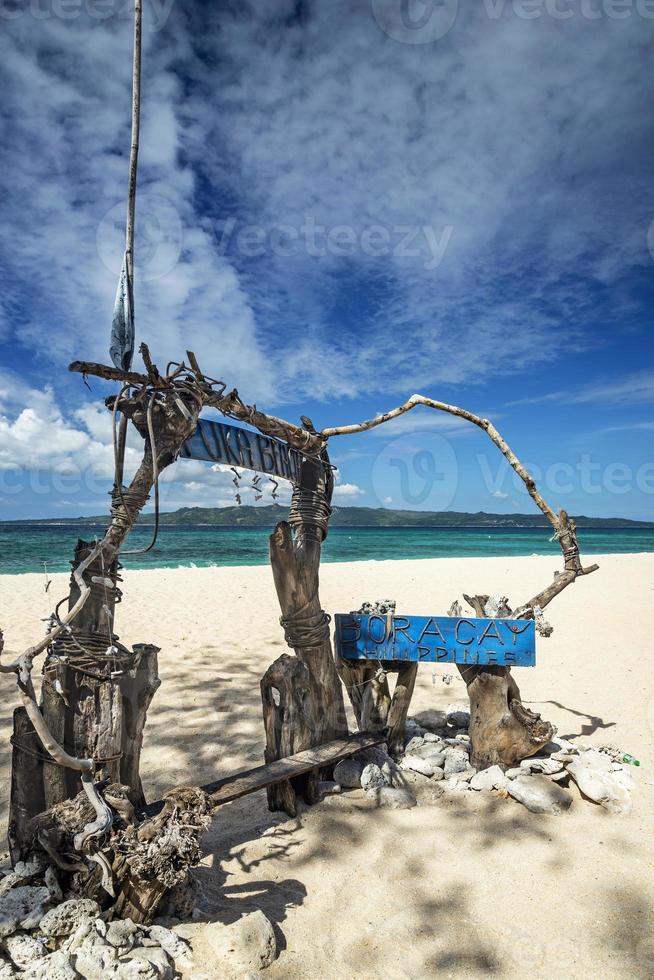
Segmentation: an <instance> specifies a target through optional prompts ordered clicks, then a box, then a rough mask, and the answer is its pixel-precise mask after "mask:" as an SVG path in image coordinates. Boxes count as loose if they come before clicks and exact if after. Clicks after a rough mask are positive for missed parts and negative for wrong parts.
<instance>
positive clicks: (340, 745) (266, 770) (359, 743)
mask: <svg viewBox="0 0 654 980" xmlns="http://www.w3.org/2000/svg"><path fill="white" fill-rule="evenodd" d="M386 737H387V736H386V735H385V733H384V732H357V733H356V734H354V735H348V736H347V738H339V739H336V740H335V741H334V742H326V743H325V744H324V745H317V746H316V747H315V748H313V749H306V750H305V751H304V752H297V753H296V754H295V755H289V756H286V758H284V759H277V760H276V761H275V762H269V763H267V764H266V765H264V766H256V767H255V768H254V769H246V770H244V771H243V772H235V773H233V774H232V775H231V776H225V777H224V779H217V780H215V782H213V783H206V784H205V785H204V786H202V787H201V789H203V790H204V792H205V793H208V794H209V795H210V797H211V801H212V803H213V805H214V806H216V807H218V806H221V805H222V804H223V803H231V802H232V801H233V800H238V799H240V797H241V796H247V795H248V793H256V792H257V791H258V790H260V789H265V788H266V786H273V785H274V784H275V783H281V782H282V781H283V780H285V779H292V778H293V777H294V776H301V775H302V774H303V773H305V772H310V771H311V770H312V769H317V768H318V767H320V766H327V765H331V764H332V763H334V762H338V761H339V760H340V759H347V758H348V756H351V755H356V753H357V752H362V751H363V749H370V748H372V747H373V746H375V745H381V743H382V742H385V741H386ZM162 807H163V800H157V802H156V803H150V804H148V805H147V806H146V807H144V809H143V815H144V816H147V817H153V816H155V815H156V814H157V813H159V812H160V810H161V809H162Z"/></svg>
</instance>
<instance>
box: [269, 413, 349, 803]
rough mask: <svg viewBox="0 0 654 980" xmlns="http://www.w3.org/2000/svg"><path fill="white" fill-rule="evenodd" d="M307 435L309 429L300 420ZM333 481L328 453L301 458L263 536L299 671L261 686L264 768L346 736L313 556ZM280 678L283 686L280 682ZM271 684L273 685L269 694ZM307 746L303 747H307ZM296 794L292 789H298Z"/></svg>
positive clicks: (277, 669)
mask: <svg viewBox="0 0 654 980" xmlns="http://www.w3.org/2000/svg"><path fill="white" fill-rule="evenodd" d="M303 421H304V423H305V425H306V427H307V429H308V431H310V432H312V431H313V427H312V426H311V424H310V422H309V421H308V420H303ZM332 490H333V477H332V471H331V466H330V464H329V459H328V457H327V453H326V452H325V451H323V453H322V454H321V455H320V456H304V457H303V459H302V463H301V466H300V478H299V481H298V483H297V485H296V486H295V487H294V489H293V497H292V502H291V511H290V515H289V520H288V522H286V521H282V522H281V523H279V524H278V525H277V527H276V528H275V530H274V531H273V533H272V535H271V536H270V562H271V566H272V572H273V579H274V583H275V588H276V591H277V597H278V599H279V604H280V607H281V610H282V616H281V624H282V626H283V627H284V635H285V638H286V642H287V643H288V645H289V647H291V649H292V650H294V651H295V654H296V656H297V658H298V660H300V661H301V662H302V664H303V665H304V667H305V668H306V671H300V670H297V669H294V670H291V669H290V665H289V664H288V662H286V663H282V661H283V660H284V658H280V660H278V661H276V662H275V664H273V665H272V667H271V668H270V669H269V671H268V673H267V674H266V676H265V678H264V682H263V683H262V696H263V703H264V718H265V721H266V761H273V759H275V758H280V757H281V755H283V754H285V751H288V745H289V744H293V745H294V750H295V751H300V750H302V749H306V748H310V747H311V746H315V745H322V744H323V743H324V742H330V741H332V740H333V739H336V738H339V737H341V736H343V735H345V734H347V720H346V717H345V706H344V703H343V692H342V689H341V684H340V680H339V677H338V673H337V670H336V665H335V663H334V656H333V653H332V643H331V634H330V629H329V616H327V614H326V613H325V612H324V610H323V608H322V606H321V603H320V595H319V584H320V583H319V573H320V551H321V545H322V542H323V540H324V538H325V537H326V535H327V525H328V521H329V516H330V514H331V506H330V502H331V494H332ZM282 677H283V679H284V680H283V683H281V680H279V679H280V678H282ZM275 679H278V680H279V686H276V684H275ZM273 688H274V689H275V690H277V691H278V692H279V694H280V695H282V696H283V697H284V700H285V704H286V705H287V706H288V705H289V704H294V705H295V706H296V710H295V711H294V713H293V719H294V722H293V725H290V724H289V721H288V716H287V719H286V721H285V722H282V714H283V710H282V711H281V712H280V711H276V710H275V709H276V708H277V707H279V706H277V705H274V704H273V703H271V699H270V698H271V696H270V691H271V689H273ZM280 726H281V727H280ZM306 743H308V744H306ZM318 779H319V774H318V773H317V772H316V773H314V774H313V776H312V777H310V778H308V779H307V780H306V781H305V782H304V783H303V786H302V792H303V795H304V796H305V799H307V802H314V800H315V799H316V798H317V781H318ZM298 788H299V787H298ZM269 805H270V806H271V808H275V809H277V808H282V809H285V810H287V812H291V811H293V810H294V797H293V795H292V792H291V791H290V790H289V789H288V787H286V788H285V789H284V790H275V791H274V793H271V794H269Z"/></svg>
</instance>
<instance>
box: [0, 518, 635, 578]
mask: <svg viewBox="0 0 654 980" xmlns="http://www.w3.org/2000/svg"><path fill="white" fill-rule="evenodd" d="M102 533H103V527H102V526H101V525H99V524H90V525H87V524H76V525H74V526H70V525H40V526H34V525H23V526H21V525H15V524H11V525H10V524H0V574H16V573H19V572H43V563H44V562H47V567H48V571H49V572H64V571H68V570H69V568H70V559H71V557H72V554H73V548H74V545H75V542H76V540H77V538H78V537H82V538H84V539H86V540H93V539H94V538H95V537H96V536H100V535H101V534H102ZM269 533H270V530H269V529H267V528H239V527H207V526H204V527H203V526H197V525H181V526H167V527H163V528H161V529H160V531H159V539H158V542H157V544H156V546H155V548H154V550H153V551H150V552H148V554H145V555H135V556H133V557H130V556H128V555H123V556H122V561H123V564H124V565H126V566H129V567H132V568H178V567H193V566H197V567H207V566H211V565H264V564H267V562H268V535H269ZM151 535H152V528H143V529H138V530H135V531H132V533H131V534H130V536H129V539H128V542H127V545H126V549H130V548H131V549H136V548H138V547H143V546H145V545H146V544H148V543H149V541H150V540H151ZM550 537H551V533H550V532H549V531H547V530H546V529H540V528H438V527H433V528H413V527H409V528H402V527H394V528H379V527H371V528H366V527H362V528H346V527H340V528H338V527H337V528H332V530H331V531H330V532H329V537H328V538H327V541H326V542H325V545H324V548H323V560H324V561H369V560H371V559H372V560H375V559H376V560H378V561H382V560H388V559H393V558H450V557H454V556H458V557H477V556H487V557H493V556H499V557H505V556H510V555H534V554H536V555H560V549H559V547H558V545H557V544H556V542H552V541H550V540H549V539H550ZM579 543H580V545H581V550H582V555H593V554H620V553H622V554H624V553H631V554H633V553H635V552H643V551H650V552H654V529H647V528H645V529H641V528H628V529H625V528H619V529H610V530H605V529H601V530H600V529H591V528H587V529H586V528H584V529H582V530H580V532H579Z"/></svg>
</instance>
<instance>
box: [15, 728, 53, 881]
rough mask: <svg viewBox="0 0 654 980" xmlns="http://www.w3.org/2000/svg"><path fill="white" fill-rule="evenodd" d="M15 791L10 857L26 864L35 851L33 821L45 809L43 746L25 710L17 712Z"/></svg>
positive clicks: (47, 766) (45, 766)
mask: <svg viewBox="0 0 654 980" xmlns="http://www.w3.org/2000/svg"><path fill="white" fill-rule="evenodd" d="M12 745H13V749H12V757H11V791H10V802H9V828H8V831H7V837H8V840H9V853H10V855H11V863H12V865H15V864H16V862H17V861H23V860H24V859H25V858H26V857H28V855H29V852H30V850H31V843H32V834H31V830H30V820H31V819H32V817H35V816H36V815H37V813H41V812H42V811H43V810H44V809H45V799H44V796H43V770H44V768H47V769H54V768H55V767H54V766H52V765H47V763H46V764H45V765H44V760H43V757H42V756H43V746H42V745H41V743H40V741H39V739H38V736H37V735H36V734H35V732H34V729H33V728H32V724H31V722H30V720H29V718H28V717H27V712H26V711H25V708H14V734H13V737H12Z"/></svg>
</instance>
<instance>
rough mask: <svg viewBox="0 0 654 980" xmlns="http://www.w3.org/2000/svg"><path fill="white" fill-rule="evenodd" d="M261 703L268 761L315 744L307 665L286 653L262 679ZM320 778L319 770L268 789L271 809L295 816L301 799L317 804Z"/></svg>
mask: <svg viewBox="0 0 654 980" xmlns="http://www.w3.org/2000/svg"><path fill="white" fill-rule="evenodd" d="M261 700H262V702H263V722H264V727H265V730H266V749H265V753H264V758H265V761H266V762H275V761H276V760H277V759H283V758H285V757H286V756H290V755H295V754H296V753H297V752H303V751H304V750H305V749H309V748H311V747H312V746H313V745H314V744H315V743H314V742H313V733H314V730H315V721H314V719H313V718H312V715H311V709H312V698H311V676H310V674H309V669H308V667H307V665H306V664H304V663H303V662H302V661H301V660H299V659H298V658H297V657H291V656H289V655H288V654H287V653H284V654H282V656H281V657H279V658H278V659H277V660H275V662H274V663H273V664H271V665H270V667H269V668H268V670H267V671H266V673H265V674H264V675H263V678H262V679H261ZM319 779H320V774H319V770H317V769H316V770H313V771H311V772H309V773H305V774H303V775H302V776H297V777H295V778H293V779H288V780H284V781H283V782H281V783H277V784H274V785H272V786H268V787H267V795H268V807H269V809H270V810H272V811H276V810H284V811H285V812H286V813H288V815H289V816H290V817H294V816H295V815H296V813H297V805H296V797H297V796H302V797H304V799H305V801H306V802H307V803H316V802H317V800H318V798H319V792H318V782H319Z"/></svg>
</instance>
